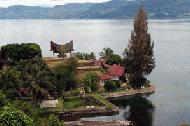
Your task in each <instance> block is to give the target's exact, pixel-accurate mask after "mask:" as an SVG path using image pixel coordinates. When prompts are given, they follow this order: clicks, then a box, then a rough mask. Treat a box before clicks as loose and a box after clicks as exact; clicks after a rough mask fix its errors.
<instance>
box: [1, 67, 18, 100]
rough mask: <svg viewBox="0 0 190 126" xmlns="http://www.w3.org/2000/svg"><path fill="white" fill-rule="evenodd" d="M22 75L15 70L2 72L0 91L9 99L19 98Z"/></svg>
mask: <svg viewBox="0 0 190 126" xmlns="http://www.w3.org/2000/svg"><path fill="white" fill-rule="evenodd" d="M20 77H21V73H20V72H19V71H16V70H15V69H7V70H4V71H1V72H0V90H2V91H3V92H4V93H5V94H6V95H7V96H8V97H9V98H15V97H16V96H17V97H19V95H20V94H19V92H18V88H19V87H20V85H21V80H20Z"/></svg>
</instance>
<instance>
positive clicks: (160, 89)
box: [0, 19, 190, 126]
mask: <svg viewBox="0 0 190 126" xmlns="http://www.w3.org/2000/svg"><path fill="white" fill-rule="evenodd" d="M132 28H133V20H0V29H1V30H0V45H4V44H8V43H21V42H36V43H38V44H40V46H41V48H42V50H43V55H44V56H52V53H51V52H49V50H50V48H49V41H51V40H53V41H55V42H57V43H62V42H64V43H65V42H69V41H70V40H73V41H74V48H75V51H76V52H78V51H81V52H91V51H94V52H95V53H96V54H97V55H98V53H99V52H100V51H101V50H102V48H104V47H110V48H112V49H113V50H114V51H115V53H118V54H122V52H123V50H124V48H125V47H127V44H128V40H129V38H130V32H131V30H132ZM149 31H150V32H151V35H152V39H153V40H154V42H155V49H154V51H155V57H156V65H157V66H156V68H155V70H154V71H153V73H152V74H151V75H150V76H149V79H150V80H151V82H152V83H153V84H154V85H155V86H156V93H155V94H154V95H151V96H150V97H149V99H150V100H151V101H152V103H153V105H154V106H155V110H154V112H153V113H152V116H151V119H150V121H151V122H152V124H151V125H152V126H176V125H177V124H179V123H181V122H189V123H190V20H187V19H186V20H149ZM126 111H127V109H125V108H121V112H120V114H119V115H116V116H111V117H98V118H93V119H102V120H109V119H115V120H117V119H120V120H124V119H125V117H124V116H123V115H125V114H124V113H125V112H126ZM143 116H144V115H143Z"/></svg>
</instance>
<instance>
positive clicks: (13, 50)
mask: <svg viewBox="0 0 190 126" xmlns="http://www.w3.org/2000/svg"><path fill="white" fill-rule="evenodd" d="M1 51H2V53H3V54H5V55H6V57H7V58H8V59H10V60H11V61H12V62H13V63H14V62H15V61H16V62H18V61H19V60H21V59H31V58H35V57H38V58H41V57H42V51H41V49H40V46H39V45H38V44H35V43H22V44H8V45H5V46H2V47H1Z"/></svg>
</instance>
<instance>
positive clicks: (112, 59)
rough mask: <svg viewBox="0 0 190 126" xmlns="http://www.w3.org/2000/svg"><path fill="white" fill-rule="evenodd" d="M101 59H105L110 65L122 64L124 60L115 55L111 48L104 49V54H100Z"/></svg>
mask: <svg viewBox="0 0 190 126" xmlns="http://www.w3.org/2000/svg"><path fill="white" fill-rule="evenodd" d="M100 57H101V59H105V61H106V63H107V64H109V65H113V64H121V63H122V58H121V57H120V56H119V55H117V54H114V51H113V50H112V49H110V48H103V52H100Z"/></svg>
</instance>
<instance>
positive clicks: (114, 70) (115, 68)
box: [100, 64, 125, 80]
mask: <svg viewBox="0 0 190 126" xmlns="http://www.w3.org/2000/svg"><path fill="white" fill-rule="evenodd" d="M124 70H125V68H124V67H123V66H120V65H117V64H114V65H112V66H110V67H109V70H108V72H107V73H105V74H103V75H102V76H100V79H101V80H109V79H111V78H112V77H113V76H119V77H121V76H123V75H124Z"/></svg>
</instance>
